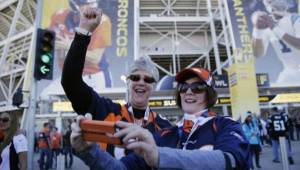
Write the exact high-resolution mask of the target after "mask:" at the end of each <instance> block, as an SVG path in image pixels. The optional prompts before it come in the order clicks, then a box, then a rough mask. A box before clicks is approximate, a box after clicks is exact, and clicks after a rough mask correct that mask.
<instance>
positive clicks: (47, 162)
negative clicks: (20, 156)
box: [38, 122, 52, 170]
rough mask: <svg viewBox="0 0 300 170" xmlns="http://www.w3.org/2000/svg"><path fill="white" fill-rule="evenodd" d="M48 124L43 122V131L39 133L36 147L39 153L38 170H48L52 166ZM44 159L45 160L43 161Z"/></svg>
mask: <svg viewBox="0 0 300 170" xmlns="http://www.w3.org/2000/svg"><path fill="white" fill-rule="evenodd" d="M49 128H50V124H49V122H45V123H44V124H43V129H42V130H41V131H40V132H39V136H38V146H39V151H40V159H39V160H38V161H39V167H40V170H48V169H49V168H51V164H52V161H51V159H52V156H51V155H52V154H51V150H50V148H51V142H50V129H49ZM45 157H46V159H45Z"/></svg>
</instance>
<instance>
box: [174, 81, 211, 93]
mask: <svg viewBox="0 0 300 170" xmlns="http://www.w3.org/2000/svg"><path fill="white" fill-rule="evenodd" d="M207 87H208V86H207V84H205V83H204V82H195V83H192V84H187V83H179V84H178V86H177V90H178V91H179V92H180V93H186V92H187V91H188V89H191V91H192V92H193V93H195V94H200V93H203V92H204V91H205V90H206V89H207Z"/></svg>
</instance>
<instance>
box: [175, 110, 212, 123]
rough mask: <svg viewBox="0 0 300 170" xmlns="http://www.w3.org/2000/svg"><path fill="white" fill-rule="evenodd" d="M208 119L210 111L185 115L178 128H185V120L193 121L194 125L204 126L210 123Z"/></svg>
mask: <svg viewBox="0 0 300 170" xmlns="http://www.w3.org/2000/svg"><path fill="white" fill-rule="evenodd" d="M197 115H200V116H197ZM207 117H208V109H204V110H201V111H200V112H196V113H193V114H188V113H184V115H183V117H182V119H181V120H180V121H179V122H178V123H177V126H179V127H181V126H183V122H184V120H192V121H193V123H194V124H199V123H201V125H203V124H204V123H206V122H207V121H208V120H206V118H207ZM204 120H206V121H205V122H203V121H204ZM209 120H210V119H209ZM202 122H203V123H202Z"/></svg>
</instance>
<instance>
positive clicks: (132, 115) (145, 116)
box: [128, 104, 150, 126]
mask: <svg viewBox="0 0 300 170" xmlns="http://www.w3.org/2000/svg"><path fill="white" fill-rule="evenodd" d="M128 112H129V114H130V115H131V118H132V119H133V123H134V124H137V125H140V126H142V125H144V124H145V123H147V122H148V119H149V113H150V108H149V106H147V108H146V110H145V113H144V118H143V122H137V121H136V119H135V118H134V113H133V108H132V106H131V105H129V104H128Z"/></svg>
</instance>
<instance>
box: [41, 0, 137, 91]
mask: <svg viewBox="0 0 300 170" xmlns="http://www.w3.org/2000/svg"><path fill="white" fill-rule="evenodd" d="M85 7H93V8H100V9H101V10H102V12H103V14H102V18H101V23H100V24H99V26H98V27H97V28H96V30H95V31H94V32H93V34H92V36H91V42H90V44H89V46H88V51H87V55H86V60H85V66H84V70H83V79H84V81H85V82H86V83H87V84H88V85H89V86H91V87H92V88H93V89H95V90H96V91H97V92H100V91H103V89H105V88H115V87H124V86H125V82H124V80H122V79H121V76H122V75H124V74H126V71H127V70H128V67H129V66H130V63H132V61H133V59H134V43H133V42H134V11H135V8H134V1H131V0H122V1H118V0H44V1H43V10H42V11H43V15H42V19H41V26H42V28H48V29H51V30H53V31H54V32H55V33H56V41H55V61H54V63H55V64H54V70H55V71H54V76H53V80H52V81H48V80H44V81H41V83H40V84H42V85H43V86H44V88H43V91H42V92H41V96H42V97H43V96H47V95H55V94H58V95H59V94H64V92H63V89H62V87H61V85H60V79H61V71H62V67H63V63H64V60H65V56H66V53H67V52H68V49H69V47H70V44H71V42H72V40H73V37H74V34H75V28H76V27H78V25H79V19H80V14H81V12H82V9H83V8H85Z"/></svg>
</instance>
